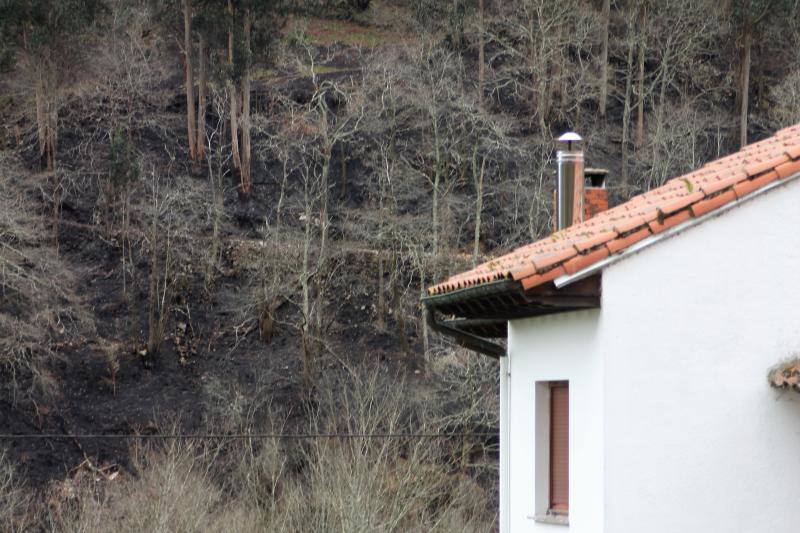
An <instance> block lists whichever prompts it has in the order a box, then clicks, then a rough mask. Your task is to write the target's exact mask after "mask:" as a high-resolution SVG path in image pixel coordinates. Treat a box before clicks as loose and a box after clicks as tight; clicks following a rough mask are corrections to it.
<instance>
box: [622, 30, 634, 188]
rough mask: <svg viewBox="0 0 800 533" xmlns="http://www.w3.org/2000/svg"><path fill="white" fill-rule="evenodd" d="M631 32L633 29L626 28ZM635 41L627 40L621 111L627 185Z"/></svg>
mask: <svg viewBox="0 0 800 533" xmlns="http://www.w3.org/2000/svg"><path fill="white" fill-rule="evenodd" d="M628 31H629V32H632V31H633V28H632V27H630V26H629V27H628ZM634 46H636V42H635V40H634V39H633V38H632V37H631V36H629V38H628V57H627V65H626V66H627V76H626V77H625V103H624V105H623V109H622V183H623V184H625V185H628V136H629V133H628V129H629V125H630V120H631V87H632V85H633V48H634Z"/></svg>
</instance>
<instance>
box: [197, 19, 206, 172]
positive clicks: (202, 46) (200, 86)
mask: <svg viewBox="0 0 800 533" xmlns="http://www.w3.org/2000/svg"><path fill="white" fill-rule="evenodd" d="M197 52H198V56H199V57H198V60H199V65H198V67H199V69H198V70H199V72H198V79H197V93H198V94H197V134H196V136H195V137H196V142H197V151H196V154H195V155H196V156H197V160H198V161H203V160H205V158H206V93H207V92H208V79H207V74H206V38H205V36H204V35H200V43H199V46H198V51H197Z"/></svg>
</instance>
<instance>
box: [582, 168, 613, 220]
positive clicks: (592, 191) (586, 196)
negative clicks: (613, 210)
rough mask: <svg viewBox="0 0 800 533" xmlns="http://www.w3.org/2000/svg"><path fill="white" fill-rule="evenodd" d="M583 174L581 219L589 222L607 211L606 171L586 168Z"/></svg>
mask: <svg viewBox="0 0 800 533" xmlns="http://www.w3.org/2000/svg"><path fill="white" fill-rule="evenodd" d="M583 174H584V176H585V177H586V181H585V186H584V189H583V219H584V220H589V219H590V218H592V217H593V216H595V215H597V214H598V213H602V212H603V211H605V210H606V209H608V190H607V189H606V178H607V177H608V170H606V169H604V168H587V169H585V170H584V171H583Z"/></svg>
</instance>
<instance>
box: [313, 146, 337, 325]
mask: <svg viewBox="0 0 800 533" xmlns="http://www.w3.org/2000/svg"><path fill="white" fill-rule="evenodd" d="M332 153H333V145H329V146H327V147H326V148H325V162H324V163H323V165H322V176H321V180H320V198H319V202H320V206H319V226H320V229H319V255H318V257H317V281H316V284H315V285H316V289H317V295H316V300H317V301H316V307H317V316H316V318H317V320H316V327H317V334H318V335H320V334H321V332H322V304H323V302H324V297H325V284H324V278H325V276H323V275H322V271H323V268H324V266H325V260H326V259H327V252H328V250H327V246H328V226H329V225H330V224H329V222H328V180H329V179H330V172H331V157H332V155H331V154H332Z"/></svg>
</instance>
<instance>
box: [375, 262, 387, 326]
mask: <svg viewBox="0 0 800 533" xmlns="http://www.w3.org/2000/svg"><path fill="white" fill-rule="evenodd" d="M382 252H383V250H380V249H379V250H378V306H377V307H378V308H377V309H376V311H377V315H378V316H377V319H376V320H375V322H376V324H377V326H378V329H384V328H385V327H386V283H385V280H384V278H385V277H386V266H385V263H384V259H383V253H382Z"/></svg>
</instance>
